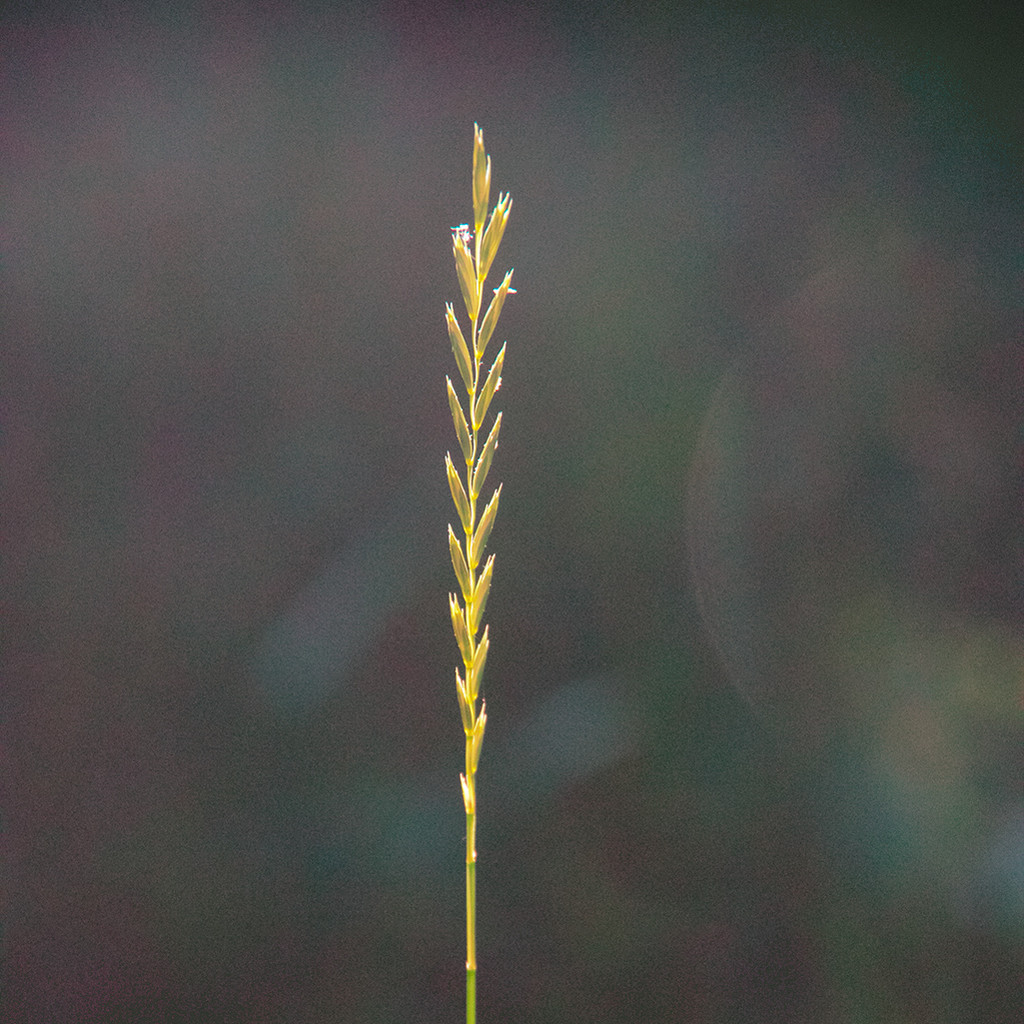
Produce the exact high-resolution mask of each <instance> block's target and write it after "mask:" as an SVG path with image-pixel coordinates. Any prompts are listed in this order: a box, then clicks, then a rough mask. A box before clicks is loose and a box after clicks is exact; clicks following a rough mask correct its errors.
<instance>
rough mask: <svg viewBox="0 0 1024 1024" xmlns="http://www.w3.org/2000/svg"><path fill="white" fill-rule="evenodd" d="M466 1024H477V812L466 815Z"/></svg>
mask: <svg viewBox="0 0 1024 1024" xmlns="http://www.w3.org/2000/svg"><path fill="white" fill-rule="evenodd" d="M466 1024H476V813H475V812H474V813H472V814H467V815H466Z"/></svg>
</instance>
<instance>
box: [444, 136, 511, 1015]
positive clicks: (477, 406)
mask: <svg viewBox="0 0 1024 1024" xmlns="http://www.w3.org/2000/svg"><path fill="white" fill-rule="evenodd" d="M490 193H491V158H490V157H489V156H487V154H486V153H485V152H484V136H483V132H482V131H481V130H480V128H479V126H477V125H474V136H473V225H472V227H470V225H469V224H459V225H458V226H457V227H453V228H452V252H453V254H454V257H455V273H456V276H457V277H458V279H459V287H460V288H461V290H462V298H463V301H464V302H465V305H466V315H467V316H468V317H469V334H468V340H467V336H466V335H465V334H463V332H462V328H461V327H460V326H459V321H458V318H457V317H456V315H455V311H454V310H453V309H452V304H451V303H450V302H449V303H448V304H447V306H446V308H445V318H446V320H447V323H448V337H449V340H450V341H451V343H452V352H453V354H454V355H455V363H456V366H458V369H459V376H460V377H461V378H462V383H463V384H464V385H465V393H464V397H465V406H464V405H463V400H462V399H461V398H460V397H459V394H458V392H457V391H456V389H455V386H454V385H453V384H452V382H451V378H448V377H446V378H445V380H446V381H447V384H448V405H449V406H450V408H451V413H452V422H453V423H454V424H455V434H456V436H457V437H458V440H459V448H460V450H461V452H462V461H463V463H464V467H463V469H462V471H461V472H460V470H459V469H457V468H456V466H455V462H453V461H452V457H451V453H450V452H449V453H448V454H447V455H446V456H445V468H446V470H447V472H448V486H449V488H450V489H451V492H452V501H453V502H454V503H455V510H456V512H457V513H458V518H459V525H460V528H461V530H460V534H456V532H455V530H453V529H452V526H451V524H450V523H449V525H448V548H449V550H450V552H451V557H452V567H453V568H454V569H455V578H456V580H457V581H458V584H459V593H460V594H461V599H460V597H459V596H457V595H455V594H449V595H448V603H449V607H450V609H451V615H452V629H453V630H454V632H455V640H456V642H457V643H458V645H459V653H460V654H461V655H462V669H461V671H460V670H459V669H456V670H455V688H456V693H457V695H458V699H459V709H460V711H461V712H462V728H463V730H464V731H465V734H466V770H465V773H464V774H463V775H462V776H461V778H462V799H463V803H464V804H465V806H466V1022H467V1024H475V1022H476V770H477V765H478V764H479V763H480V748H481V746H482V745H483V741H484V728H485V726H486V725H487V710H486V704H485V703H484V702H481V703H480V705H479V708H478V707H477V702H478V701H479V700H480V683H481V680H482V679H483V673H484V665H485V663H486V661H487V650H488V647H489V646H490V640H489V636H488V628H487V626H483V632H482V633H481V632H480V627H481V624H482V622H483V617H484V607H485V606H486V604H487V595H488V593H489V592H490V589H491V575H492V573H493V571H494V555H488V557H487V560H486V562H484V563H483V566H482V567H481V561H482V559H483V557H484V549H485V548H486V546H487V539H488V537H490V535H491V527H492V526H493V525H494V517H495V516H496V515H497V512H498V499H499V498H500V496H501V486H500V485H499V486H498V487H497V488H496V489H495V490H494V492H493V494H492V495H491V497H490V499H489V500H488V501H487V504H486V505H484V507H483V511H482V512H481V511H479V505H478V503H479V500H480V495H481V492H482V491H483V488H484V483H485V482H486V480H487V474H488V472H489V470H490V468H491V460H492V459H493V458H494V452H495V450H496V449H497V447H498V431H499V430H500V429H501V413H500V412H499V413H498V414H497V416H495V417H494V421H493V423H492V425H491V427H490V429H489V430H486V431H485V426H484V425H485V423H486V422H487V413H488V410H489V409H490V406H491V400H492V399H493V398H494V394H495V392H496V391H497V390H498V388H499V387H500V386H501V368H502V366H503V364H504V362H505V346H504V345H502V346H501V349H500V350H499V352H498V354H497V356H496V357H495V359H494V361H493V362H492V363H491V366H490V369H488V370H487V372H486V374H485V373H484V362H483V359H484V354H485V352H486V350H487V345H488V342H490V340H491V338H492V337H493V336H494V328H495V327H496V326H497V323H498V317H499V316H500V315H501V307H502V306H503V305H504V302H505V298H506V296H508V295H509V294H514V292H515V289H514V288H512V271H511V270H510V271H509V272H508V273H507V274H506V275H505V277H504V279H503V280H502V282H501V284H500V285H499V286H498V287H497V288H495V289H494V294H493V296H492V298H491V299H490V301H489V302H488V304H487V309H486V311H485V312H484V314H483V317H481V316H480V310H481V306H482V304H483V294H484V283H485V281H486V280H487V273H488V271H489V270H490V268H491V264H492V263H493V262H494V257H495V254H496V253H497V251H498V246H499V245H500V244H501V238H502V235H504V233H505V225H506V224H507V223H508V215H509V211H510V210H511V209H512V200H511V198H509V196H508V195H507V194H506V195H501V194H499V196H498V202H497V205H496V206H495V207H494V209H493V210H491V213H490V217H488V216H487V207H488V205H489V203H490ZM485 222H486V227H485Z"/></svg>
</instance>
